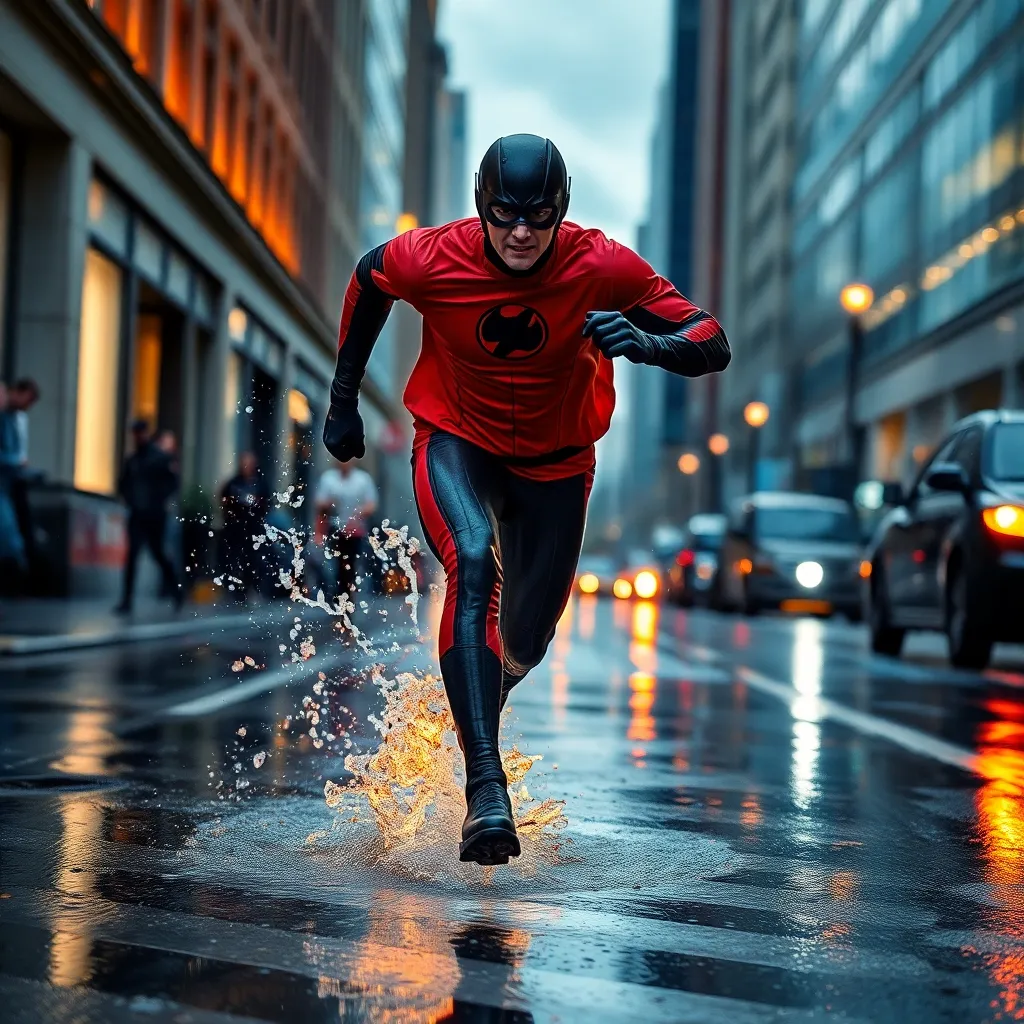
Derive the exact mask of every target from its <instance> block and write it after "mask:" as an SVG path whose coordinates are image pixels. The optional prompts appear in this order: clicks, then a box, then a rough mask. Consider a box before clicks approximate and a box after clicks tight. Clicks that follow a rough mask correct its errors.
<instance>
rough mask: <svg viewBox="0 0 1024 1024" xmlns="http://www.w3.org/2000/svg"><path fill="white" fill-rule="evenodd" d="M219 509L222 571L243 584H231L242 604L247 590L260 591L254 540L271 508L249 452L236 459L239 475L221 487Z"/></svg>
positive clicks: (265, 488)
mask: <svg viewBox="0 0 1024 1024" xmlns="http://www.w3.org/2000/svg"><path fill="white" fill-rule="evenodd" d="M220 507H221V510H222V511H223V513H224V533H223V534H222V538H223V554H224V569H225V571H226V572H227V574H228V575H230V576H234V577H235V578H236V579H239V580H241V581H242V582H241V583H240V584H239V583H235V584H234V586H235V590H234V595H235V598H236V599H237V600H239V601H244V600H246V596H247V594H248V591H249V590H256V591H258V590H259V589H260V573H259V572H258V567H257V561H256V552H255V551H254V550H253V537H254V536H258V535H259V534H262V533H263V532H264V531H263V526H264V523H265V522H266V519H267V513H268V511H269V508H270V488H269V487H268V486H267V482H266V481H265V480H264V479H263V477H262V476H261V475H260V472H259V464H258V462H257V460H256V456H255V455H254V454H253V453H252V452H242V454H241V456H239V459H238V472H237V473H236V474H235V475H234V476H233V477H232V478H231V479H230V480H229V481H228V482H227V483H226V484H225V485H224V490H223V491H222V492H221V496H220Z"/></svg>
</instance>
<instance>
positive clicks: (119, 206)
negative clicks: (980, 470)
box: [89, 178, 128, 256]
mask: <svg viewBox="0 0 1024 1024" xmlns="http://www.w3.org/2000/svg"><path fill="white" fill-rule="evenodd" d="M89 230H90V231H91V232H92V233H93V235H94V236H95V237H96V238H97V239H99V240H100V241H101V242H103V244H104V245H105V246H107V247H108V248H109V249H110V250H111V251H112V252H114V253H116V254H117V255H118V256H124V255H126V254H127V252H128V207H127V206H126V205H125V203H124V202H122V200H121V199H120V197H119V196H117V195H116V194H115V193H114V192H112V191H111V190H110V189H109V188H107V186H106V185H104V184H103V182H102V181H98V180H97V179H95V178H93V180H92V181H91V182H90V183H89Z"/></svg>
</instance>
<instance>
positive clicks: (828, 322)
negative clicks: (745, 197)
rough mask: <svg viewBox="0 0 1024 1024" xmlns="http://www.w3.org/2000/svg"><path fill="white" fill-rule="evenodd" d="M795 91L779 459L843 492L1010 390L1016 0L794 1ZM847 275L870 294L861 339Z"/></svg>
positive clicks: (1020, 131) (1019, 142)
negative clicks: (789, 420) (851, 316)
mask: <svg viewBox="0 0 1024 1024" xmlns="http://www.w3.org/2000/svg"><path fill="white" fill-rule="evenodd" d="M796 86H797V89H796V97H795V107H796V110H795V114H796V120H795V143H796V164H795V173H794V180H793V187H792V207H793V209H792V224H793V228H792V254H791V264H792V273H791V280H790V301H789V304H788V305H789V321H788V324H789V326H788V330H787V345H790V346H792V352H793V355H794V357H795V359H794V362H793V364H792V366H793V370H792V393H793V396H794V399H795V401H794V407H795V409H796V410H797V418H796V421H795V423H794V429H793V444H794V456H795V462H796V464H797V465H796V469H797V475H798V478H799V479H800V480H801V481H802V482H803V483H805V484H811V485H813V484H814V483H815V481H817V482H819V483H820V484H824V485H826V486H827V485H828V482H829V480H830V478H832V479H839V480H843V481H844V486H846V488H847V489H848V487H849V484H850V483H851V482H852V481H853V480H854V479H855V478H857V477H860V478H863V477H868V476H871V477H881V478H885V479H895V478H899V477H902V476H906V475H908V474H909V473H911V472H913V471H914V469H915V468H916V467H919V466H920V464H921V463H922V462H923V461H924V460H925V459H926V458H927V457H928V455H929V454H930V453H931V452H932V450H933V449H934V447H935V445H936V443H937V442H938V441H939V439H940V438H941V436H942V435H943V433H944V432H945V430H946V429H947V428H948V427H949V426H950V424H951V423H952V422H953V421H955V419H956V418H957V417H959V416H961V415H963V414H965V413H968V412H971V411H973V410H976V409H979V408H985V407H991V406H999V405H1006V406H1015V405H1019V404H1020V403H1021V400H1022V398H1024V389H1022V383H1024V122H1022V117H1021V115H1022V110H1024V7H1022V4H1021V3H1020V2H1019V0H840V2H835V0H808V2H806V3H804V4H803V5H802V6H801V8H800V15H799V24H798V35H797V62H796ZM853 281H860V282H863V283H865V284H867V285H869V286H870V287H871V288H872V289H873V292H874V301H873V304H872V305H871V307H870V309H868V311H867V312H866V313H865V314H864V317H863V321H862V323H863V340H862V341H861V342H860V343H859V344H858V342H857V332H855V331H851V330H850V327H849V324H848V322H847V320H846V316H845V314H844V312H843V310H842V309H841V308H840V304H839V295H840V292H841V290H842V288H843V287H844V286H845V285H846V284H848V283H850V282H853ZM855 461H859V465H853V463H854V462H855ZM844 467H848V469H849V472H848V473H847V474H846V476H845V478H844V477H843V475H842V473H841V471H842V470H843V469H844ZM830 475H831V477H830Z"/></svg>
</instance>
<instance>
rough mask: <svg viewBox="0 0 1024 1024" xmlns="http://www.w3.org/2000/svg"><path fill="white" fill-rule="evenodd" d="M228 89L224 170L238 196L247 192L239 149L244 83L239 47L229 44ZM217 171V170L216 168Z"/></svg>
mask: <svg viewBox="0 0 1024 1024" xmlns="http://www.w3.org/2000/svg"><path fill="white" fill-rule="evenodd" d="M226 84H227V88H226V89H225V93H224V144H223V147H222V148H223V150H224V155H223V160H222V170H223V173H224V179H225V181H226V182H227V185H228V188H229V189H230V190H231V191H232V193H234V194H235V195H236V196H241V195H244V192H245V165H244V159H243V156H242V153H241V152H240V151H239V147H238V115H239V110H238V108H239V103H240V100H241V91H242V82H241V70H240V68H239V56H238V46H237V44H236V43H234V42H231V43H229V44H228V65H227V83H226ZM215 169H216V168H215Z"/></svg>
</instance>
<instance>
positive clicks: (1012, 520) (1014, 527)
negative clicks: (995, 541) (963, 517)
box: [981, 505, 1024, 537]
mask: <svg viewBox="0 0 1024 1024" xmlns="http://www.w3.org/2000/svg"><path fill="white" fill-rule="evenodd" d="M981 517H982V519H983V520H984V521H985V525H986V526H987V527H988V528H989V529H990V530H991V531H992V532H993V533H998V534H1001V535H1002V536H1004V537H1024V508H1020V507H1019V506H1018V505H997V506H996V507H995V508H987V509H985V511H984V512H982V513H981Z"/></svg>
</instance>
